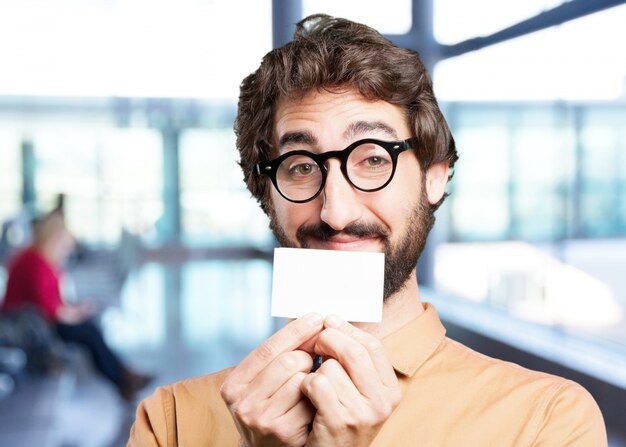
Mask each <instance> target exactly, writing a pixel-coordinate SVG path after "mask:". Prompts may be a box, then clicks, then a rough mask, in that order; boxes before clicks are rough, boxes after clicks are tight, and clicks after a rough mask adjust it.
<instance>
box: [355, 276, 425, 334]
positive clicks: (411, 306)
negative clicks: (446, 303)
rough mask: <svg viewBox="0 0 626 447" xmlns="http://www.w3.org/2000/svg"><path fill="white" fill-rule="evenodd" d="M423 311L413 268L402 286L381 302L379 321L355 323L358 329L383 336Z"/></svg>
mask: <svg viewBox="0 0 626 447" xmlns="http://www.w3.org/2000/svg"><path fill="white" fill-rule="evenodd" d="M422 312H424V307H423V306H422V302H421V300H420V293H419V286H418V284H417V278H416V274H415V270H413V273H412V274H411V276H410V277H409V279H407V281H406V283H405V285H404V287H403V288H402V289H400V290H398V291H397V292H396V293H394V294H393V295H391V296H390V297H388V298H387V299H386V300H385V302H384V304H383V320H382V321H381V322H380V323H355V324H354V325H355V326H356V327H358V328H359V329H361V330H363V331H365V332H369V333H370V334H372V335H375V336H376V337H378V338H383V337H385V336H387V335H389V334H391V333H392V332H395V331H396V330H398V329H399V328H401V327H402V326H404V325H405V324H407V323H408V322H409V321H411V320H413V319H415V318H417V317H418V316H419V315H421V314H422Z"/></svg>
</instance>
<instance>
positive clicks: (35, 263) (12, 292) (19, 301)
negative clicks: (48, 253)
mask: <svg viewBox="0 0 626 447" xmlns="http://www.w3.org/2000/svg"><path fill="white" fill-rule="evenodd" d="M59 274H60V272H58V271H57V270H56V269H55V268H54V266H52V265H51V264H50V263H49V262H48V260H46V259H45V258H44V256H43V255H42V254H41V253H39V252H38V251H37V250H36V249H34V248H28V249H26V250H24V251H22V252H20V253H18V254H17V255H16V256H15V257H14V258H13V260H12V261H11V263H10V264H9V277H8V280H7V286H6V292H5V294H4V300H3V302H2V311H3V312H5V313H6V312H11V311H13V310H17V309H19V308H22V307H26V306H29V305H30V306H31V307H35V308H36V309H38V310H40V311H41V312H42V314H43V316H44V317H46V318H48V319H49V320H51V321H57V315H56V314H57V310H58V309H59V307H61V306H62V305H63V300H62V298H61V292H60V290H59Z"/></svg>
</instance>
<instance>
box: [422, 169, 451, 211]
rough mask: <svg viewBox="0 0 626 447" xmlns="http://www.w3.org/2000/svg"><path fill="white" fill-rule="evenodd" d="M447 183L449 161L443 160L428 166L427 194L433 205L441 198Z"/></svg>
mask: <svg viewBox="0 0 626 447" xmlns="http://www.w3.org/2000/svg"><path fill="white" fill-rule="evenodd" d="M447 183H448V162H446V161H442V162H441V163H437V164H434V165H432V166H431V167H430V168H428V170H427V171H426V195H427V196H428V202H429V203H430V204H431V205H434V204H435V203H437V202H439V201H440V200H441V198H442V197H443V194H444V192H445V189H446V184H447Z"/></svg>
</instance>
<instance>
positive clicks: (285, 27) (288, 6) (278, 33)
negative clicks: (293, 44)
mask: <svg viewBox="0 0 626 447" xmlns="http://www.w3.org/2000/svg"><path fill="white" fill-rule="evenodd" d="M300 19H302V1H301V0H272V46H273V47H274V48H278V47H280V46H283V45H284V44H286V43H287V42H290V41H291V40H292V38H293V30H294V25H295V24H296V23H297V22H299V21H300Z"/></svg>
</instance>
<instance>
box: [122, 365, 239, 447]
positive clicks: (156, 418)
mask: <svg viewBox="0 0 626 447" xmlns="http://www.w3.org/2000/svg"><path fill="white" fill-rule="evenodd" d="M231 370H232V368H228V369H225V370H222V371H219V372H216V373H213V374H208V375H204V376H200V377H195V378H191V379H187V380H182V381H180V382H176V383H173V384H170V385H166V386H162V387H159V388H157V389H156V390H155V392H154V394H152V395H151V396H149V397H148V398H146V399H144V400H143V401H142V402H141V403H140V405H139V407H138V409H137V416H136V419H135V424H134V425H133V428H132V431H131V440H134V442H135V444H132V443H129V445H142V446H143V445H152V444H151V443H150V442H148V441H147V439H150V440H152V439H154V440H157V441H158V442H157V443H156V444H155V445H167V446H177V445H205V444H204V443H203V442H202V439H201V438H200V437H202V438H207V439H212V440H213V441H215V440H217V439H231V438H233V437H234V436H236V434H237V431H236V428H235V425H234V422H233V421H232V419H231V417H230V413H229V412H228V408H227V407H226V404H225V403H224V401H223V400H222V398H221V396H220V387H221V385H222V383H223V381H224V378H225V377H226V376H227V375H228V373H229V372H230V371H231Z"/></svg>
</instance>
